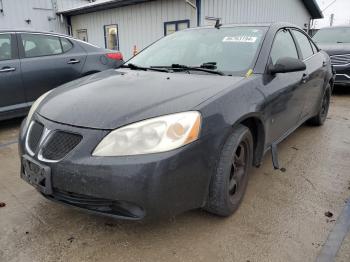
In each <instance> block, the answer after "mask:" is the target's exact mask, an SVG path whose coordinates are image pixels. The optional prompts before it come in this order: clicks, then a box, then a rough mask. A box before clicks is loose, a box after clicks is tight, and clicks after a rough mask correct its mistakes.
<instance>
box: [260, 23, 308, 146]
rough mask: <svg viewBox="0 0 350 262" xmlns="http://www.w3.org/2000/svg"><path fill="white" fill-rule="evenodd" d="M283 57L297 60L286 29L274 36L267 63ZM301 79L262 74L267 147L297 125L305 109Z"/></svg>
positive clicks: (301, 74) (293, 75)
mask: <svg viewBox="0 0 350 262" xmlns="http://www.w3.org/2000/svg"><path fill="white" fill-rule="evenodd" d="M283 57H291V58H296V59H300V57H299V54H298V51H297V47H296V44H295V42H294V39H293V37H292V35H291V33H290V31H289V29H282V30H280V31H278V32H277V34H276V36H275V39H274V42H273V45H272V48H271V53H270V60H269V63H270V64H271V63H272V64H275V63H276V61H277V60H278V59H280V58H283ZM304 75H305V72H303V71H301V72H291V73H277V74H275V75H271V74H270V73H269V72H266V73H265V75H264V86H263V88H262V89H261V91H262V92H263V93H264V94H265V96H266V102H265V104H264V111H265V113H266V123H265V126H266V134H267V141H266V142H267V143H268V144H272V143H273V142H277V141H279V140H281V139H283V138H284V136H286V135H288V133H289V132H290V131H291V130H292V129H294V128H295V127H296V126H297V125H298V122H299V118H300V116H301V114H302V110H303V106H304V97H303V93H304V90H303V89H304V88H303V82H304V81H305V80H304V79H303V78H304Z"/></svg>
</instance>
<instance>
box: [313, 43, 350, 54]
mask: <svg viewBox="0 0 350 262" xmlns="http://www.w3.org/2000/svg"><path fill="white" fill-rule="evenodd" d="M317 45H318V47H319V48H321V49H322V50H324V51H325V52H326V53H327V54H328V55H330V56H332V55H344V54H350V43H339V44H336V43H335V44H321V43H318V44H317Z"/></svg>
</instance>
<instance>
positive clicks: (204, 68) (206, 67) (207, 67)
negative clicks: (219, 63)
mask: <svg viewBox="0 0 350 262" xmlns="http://www.w3.org/2000/svg"><path fill="white" fill-rule="evenodd" d="M151 68H169V69H174V70H182V71H183V70H193V71H201V72H206V73H210V74H216V75H221V76H224V75H225V74H224V73H223V72H221V71H218V70H214V69H215V68H216V63H215V62H208V63H203V64H202V65H200V66H187V65H180V64H172V65H171V66H151Z"/></svg>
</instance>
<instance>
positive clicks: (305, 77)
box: [301, 74, 310, 84]
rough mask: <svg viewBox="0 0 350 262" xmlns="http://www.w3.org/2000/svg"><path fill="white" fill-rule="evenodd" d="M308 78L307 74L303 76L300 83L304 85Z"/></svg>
mask: <svg viewBox="0 0 350 262" xmlns="http://www.w3.org/2000/svg"><path fill="white" fill-rule="evenodd" d="M309 78H310V76H309V75H308V74H303V77H302V78H301V82H302V83H303V84H305V83H306V82H307V81H308V80H309Z"/></svg>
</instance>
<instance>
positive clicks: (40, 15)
mask: <svg viewBox="0 0 350 262" xmlns="http://www.w3.org/2000/svg"><path fill="white" fill-rule="evenodd" d="M59 1H66V2H69V1H70V0H59ZM2 3H3V9H4V12H3V13H2V14H0V29H30V30H38V31H54V32H60V33H67V29H66V28H67V27H66V23H65V20H64V19H63V21H61V19H60V17H58V16H57V15H56V10H55V0H2ZM27 19H30V20H31V23H29V24H28V23H27V22H25V20H27Z"/></svg>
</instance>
